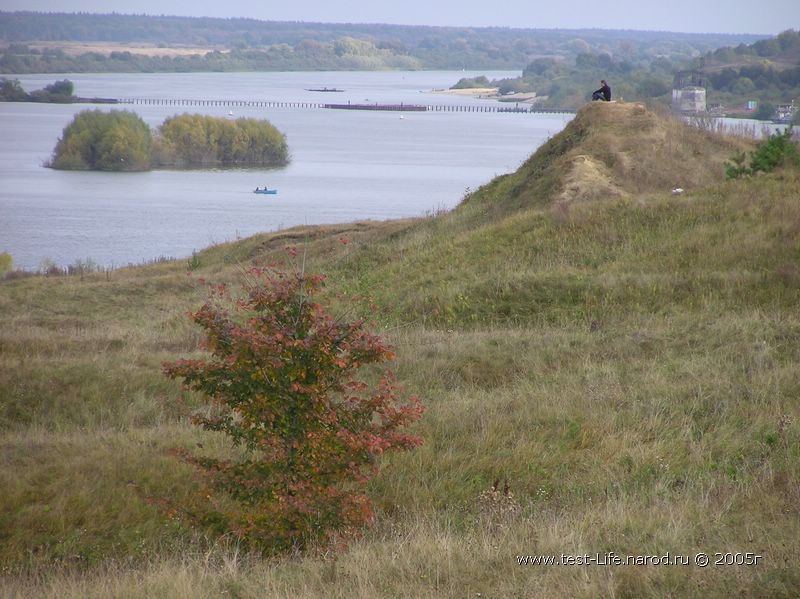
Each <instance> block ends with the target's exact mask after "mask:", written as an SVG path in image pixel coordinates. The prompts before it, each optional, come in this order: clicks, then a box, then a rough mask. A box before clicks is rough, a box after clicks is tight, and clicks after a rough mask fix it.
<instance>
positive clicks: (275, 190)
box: [253, 187, 278, 196]
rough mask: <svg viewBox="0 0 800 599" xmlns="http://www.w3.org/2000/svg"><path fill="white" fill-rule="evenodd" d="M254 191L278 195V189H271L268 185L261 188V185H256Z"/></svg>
mask: <svg viewBox="0 0 800 599" xmlns="http://www.w3.org/2000/svg"><path fill="white" fill-rule="evenodd" d="M253 193H266V194H269V195H273V196H274V195H277V193H278V190H277V189H269V188H268V187H265V188H264V189H261V188H260V187H256V188H255V189H254V190H253Z"/></svg>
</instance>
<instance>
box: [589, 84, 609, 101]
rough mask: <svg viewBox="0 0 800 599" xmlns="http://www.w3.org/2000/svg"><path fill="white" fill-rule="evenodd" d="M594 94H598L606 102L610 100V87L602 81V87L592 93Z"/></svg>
mask: <svg viewBox="0 0 800 599" xmlns="http://www.w3.org/2000/svg"><path fill="white" fill-rule="evenodd" d="M595 94H600V95H601V96H603V99H604V100H605V101H606V102H611V87H610V86H609V85H608V83H603V87H601V88H600V89H598V90H596V91H595V92H593V93H592V95H595Z"/></svg>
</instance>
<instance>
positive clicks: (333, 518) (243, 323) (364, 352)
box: [164, 268, 424, 553]
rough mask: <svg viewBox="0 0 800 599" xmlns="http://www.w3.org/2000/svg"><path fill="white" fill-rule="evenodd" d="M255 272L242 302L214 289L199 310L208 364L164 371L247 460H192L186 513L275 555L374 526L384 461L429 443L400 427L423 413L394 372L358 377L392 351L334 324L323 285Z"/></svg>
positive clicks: (352, 325)
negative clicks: (197, 485)
mask: <svg viewBox="0 0 800 599" xmlns="http://www.w3.org/2000/svg"><path fill="white" fill-rule="evenodd" d="M249 275H250V277H249V278H250V279H251V280H252V281H253V282H252V283H250V284H249V285H248V286H247V289H246V291H247V293H246V295H244V296H242V297H238V298H231V297H230V295H229V292H228V291H227V289H226V288H225V287H224V286H222V285H219V286H215V287H212V288H211V294H210V296H209V298H208V299H207V300H206V302H205V304H204V305H203V306H202V307H201V308H200V309H199V310H197V311H196V312H193V313H191V318H192V320H194V322H195V323H197V324H198V325H199V326H200V327H202V328H203V330H204V331H205V341H204V344H203V347H204V349H206V350H207V351H208V352H209V353H210V356H209V357H208V358H206V359H199V360H185V359H184V360H177V361H175V362H172V363H168V364H165V365H164V371H165V373H166V375H167V376H168V377H170V378H180V379H183V382H184V385H185V386H186V387H187V388H188V389H191V390H194V391H197V392H199V393H201V394H202V395H203V397H204V398H205V399H206V400H207V401H208V402H209V404H210V409H209V410H208V411H207V412H204V413H203V415H199V416H196V417H195V418H194V421H195V422H196V423H197V424H199V425H200V426H202V427H203V428H205V429H207V430H211V431H219V432H223V433H225V434H227V435H228V436H229V437H230V438H231V439H232V441H233V442H234V444H236V445H238V446H240V447H242V448H244V449H245V450H246V452H245V453H246V455H247V457H246V459H242V460H240V461H225V460H218V459H213V458H199V457H193V456H191V455H189V454H188V453H186V452H184V453H183V454H182V459H184V460H186V461H187V462H189V463H191V464H192V465H193V466H195V467H196V468H197V469H198V470H199V471H200V472H201V473H202V475H203V480H204V483H205V486H204V488H203V489H202V490H201V492H200V493H199V494H198V497H196V498H195V499H194V500H193V501H192V502H191V503H192V505H186V506H184V509H183V513H184V514H185V516H186V517H188V518H189V519H191V520H192V521H193V522H194V523H196V524H200V525H202V526H205V527H207V528H210V529H212V530H215V531H216V532H218V533H225V532H231V531H232V532H234V533H235V534H236V535H237V536H238V537H239V538H240V539H241V540H242V541H244V542H246V543H248V544H251V545H253V546H255V547H258V548H260V549H262V550H264V551H265V552H268V553H277V552H280V551H285V550H288V549H291V548H298V547H303V546H306V545H307V544H308V543H311V542H321V543H325V542H329V541H331V540H332V539H333V538H335V537H336V536H341V535H347V534H349V533H353V532H355V531H357V530H358V529H359V528H361V527H362V526H363V525H365V524H369V523H370V522H371V521H372V519H373V510H372V504H371V502H370V500H369V498H368V497H366V495H364V493H363V491H362V487H363V485H364V484H365V483H366V482H368V481H369V480H370V478H372V477H373V476H374V475H375V474H376V473H377V469H378V462H379V458H380V456H381V455H383V453H385V452H387V451H390V450H405V449H412V448H414V447H416V446H418V445H419V444H420V443H421V442H422V441H421V439H420V438H418V437H415V436H413V435H409V434H407V433H403V432H401V431H400V429H401V428H403V427H405V426H407V425H408V424H409V423H411V422H413V421H415V420H417V419H419V418H420V416H421V415H422V412H423V409H424V408H423V407H422V405H421V404H420V402H419V400H418V399H417V398H416V397H413V396H412V397H410V398H408V399H407V400H405V401H400V400H399V399H398V394H399V393H400V392H401V389H400V388H399V387H398V385H397V382H396V380H395V377H394V375H393V374H392V372H391V371H390V370H387V371H385V372H384V374H383V375H382V376H381V378H380V381H379V382H378V384H377V385H376V386H375V388H374V389H372V390H370V388H369V386H368V385H367V384H366V383H364V382H363V381H359V380H356V379H355V378H354V377H355V374H356V371H357V370H358V369H359V368H360V367H362V366H364V365H368V364H378V363H383V362H388V361H391V360H393V359H394V353H393V352H392V350H391V348H390V347H389V346H388V345H387V344H386V342H385V341H384V340H383V339H381V338H380V337H378V336H376V335H374V334H372V333H370V332H369V331H368V330H367V329H366V327H365V325H364V323H363V321H360V320H357V321H353V322H343V321H341V320H337V319H336V318H334V317H333V316H332V315H331V314H330V313H329V312H328V311H327V309H326V307H325V306H323V305H322V304H321V303H319V302H317V300H316V295H317V294H318V292H319V291H320V290H321V289H322V287H323V284H324V278H323V277H322V276H320V275H316V274H304V273H286V272H282V271H277V270H268V269H260V268H256V269H252V270H251V271H249Z"/></svg>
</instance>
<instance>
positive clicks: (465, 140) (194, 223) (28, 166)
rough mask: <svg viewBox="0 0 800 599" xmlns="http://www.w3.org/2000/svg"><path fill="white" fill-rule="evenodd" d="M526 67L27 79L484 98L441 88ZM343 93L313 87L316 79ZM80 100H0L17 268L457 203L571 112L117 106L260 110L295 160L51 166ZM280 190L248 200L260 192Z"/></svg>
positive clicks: (6, 210)
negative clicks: (187, 166)
mask: <svg viewBox="0 0 800 599" xmlns="http://www.w3.org/2000/svg"><path fill="white" fill-rule="evenodd" d="M479 74H485V75H488V76H489V77H490V78H494V77H504V76H517V75H518V73H483V72H482V73H464V72H379V73H363V72H357V73H356V72H348V73H341V72H329V73H318V72H313V73H200V74H194V73H193V74H133V75H128V74H126V75H120V74H113V75H106V74H103V75H85V74H65V75H27V76H20V77H19V79H20V81H21V82H22V85H23V87H24V88H25V89H26V90H28V91H31V90H34V89H41V88H43V87H44V86H45V85H48V84H50V83H53V82H54V81H56V80H58V79H64V78H68V79H70V80H71V81H72V82H73V83H74V84H75V93H76V95H78V96H83V97H94V96H99V97H116V98H197V99H238V100H271V101H285V102H288V101H294V102H336V103H339V102H342V103H346V102H347V101H351V102H353V103H360V102H364V101H365V100H369V101H371V102H386V103H400V102H404V103H408V104H415V103H416V104H481V103H485V102H490V101H489V100H480V99H473V98H464V97H457V96H451V95H442V94H434V93H433V92H432V90H434V89H440V88H447V87H449V86H451V85H452V84H454V83H455V82H456V81H458V79H459V78H461V77H464V76H475V75H479ZM321 87H329V88H333V87H336V88H340V89H344V90H345V91H344V92H342V93H318V92H310V91H306V90H307V88H321ZM87 108H95V106H87V105H56V104H32V103H0V137H1V138H2V143H0V252H3V251H7V252H10V253H11V254H12V256H13V258H14V265H15V267H17V268H25V269H36V268H38V267H40V265H41V264H42V263H43V261H44V260H51V261H53V262H55V263H56V264H59V265H62V266H64V265H68V264H73V263H75V262H76V261H77V260H87V259H89V260H92V261H94V262H95V263H97V264H98V265H101V266H106V267H111V266H122V265H126V264H129V263H140V262H144V261H148V260H152V259H155V258H158V257H161V256H171V257H185V256H188V255H190V254H191V253H192V251H193V250H198V249H202V248H204V247H206V246H208V245H211V244H214V243H218V242H222V241H228V240H232V239H236V238H238V237H244V236H247V235H251V234H253V233H256V232H260V231H271V230H277V229H281V228H286V227H290V226H293V225H298V224H322V223H337V222H347V221H354V220H362V219H378V220H383V219H391V218H400V217H408V216H418V215H423V214H425V213H427V212H432V211H436V210H440V209H447V208H452V207H453V206H455V205H456V204H457V203H458V202H459V201H460V200H461V198H462V197H463V195H464V192H465V190H466V189H467V188H472V189H474V188H476V187H478V186H480V185H482V184H484V183H486V182H488V181H490V180H491V179H492V178H493V177H495V176H496V175H499V174H503V173H508V172H511V171H513V170H515V169H516V168H517V167H518V166H519V165H520V163H521V162H522V161H524V160H525V159H526V158H527V157H528V156H529V155H530V154H531V153H533V151H534V150H535V149H536V148H537V147H538V146H539V145H540V144H541V143H542V142H544V141H545V140H546V139H547V138H548V137H550V136H552V135H554V134H556V133H558V132H559V131H560V130H561V129H562V128H563V127H564V125H565V124H566V123H567V122H568V121H569V119H570V118H571V116H570V115H532V114H513V113H501V114H497V113H467V112H427V113H422V112H412V113H403V114H402V118H401V113H397V112H372V111H341V110H326V109H309V108H305V109H300V108H229V107H200V106H187V107H175V106H146V105H133V106H116V107H109V106H106V107H101V108H102V109H103V110H110V109H112V108H116V109H126V110H132V111H134V112H136V113H138V114H139V115H140V116H141V117H142V118H143V119H144V120H145V121H146V122H147V123H148V124H149V125H150V126H152V127H154V128H155V127H157V126H158V125H159V124H160V123H161V122H162V121H163V120H164V119H165V118H166V117H168V116H171V115H174V114H178V113H183V112H191V113H202V114H210V115H216V116H225V117H228V116H231V115H229V111H233V113H234V114H233V115H232V116H233V117H254V118H265V119H268V120H269V121H270V122H272V124H274V125H275V126H276V127H277V128H278V129H280V130H281V131H282V132H283V133H285V134H286V136H287V139H288V142H289V148H290V152H291V156H292V162H291V164H290V165H289V166H288V167H285V168H280V169H274V170H258V171H253V170H210V171H188V172H187V171H152V172H147V173H100V172H69V171H56V170H52V169H48V168H44V167H43V166H42V164H43V163H44V162H45V161H46V160H47V159H48V158H49V157H50V155H51V153H52V150H53V148H54V147H55V144H56V142H57V140H58V138H59V137H60V136H61V133H62V131H63V129H64V127H65V126H66V125H68V124H69V123H70V122H71V121H72V118H73V116H74V115H75V114H76V113H77V112H79V111H81V110H85V109H87ZM264 185H268V186H269V187H275V188H277V189H278V195H276V196H264V195H255V194H253V193H252V191H253V189H254V188H255V187H256V186H264Z"/></svg>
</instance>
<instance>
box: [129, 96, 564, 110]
mask: <svg viewBox="0 0 800 599" xmlns="http://www.w3.org/2000/svg"><path fill="white" fill-rule="evenodd" d="M116 103H118V104H141V105H152V106H220V107H226V108H297V109H329V110H368V111H374V110H383V111H392V112H494V113H530V114H574V113H575V111H574V110H565V109H552V108H537V107H536V106H533V105H529V104H521V103H520V104H514V105H504V104H503V103H499V102H498V103H496V104H474V105H472V104H470V105H467V104H404V103H402V102H401V103H399V104H397V103H394V104H383V103H378V102H375V103H357V104H354V103H350V102H347V103H342V104H330V103H321V102H286V101H281V102H273V101H270V100H205V99H190V98H183V99H179V98H120V99H118V100H117V101H116Z"/></svg>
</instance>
